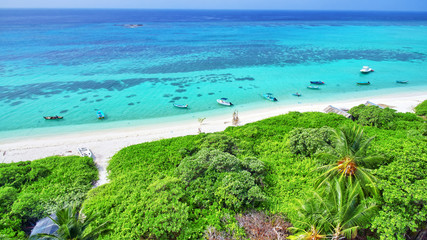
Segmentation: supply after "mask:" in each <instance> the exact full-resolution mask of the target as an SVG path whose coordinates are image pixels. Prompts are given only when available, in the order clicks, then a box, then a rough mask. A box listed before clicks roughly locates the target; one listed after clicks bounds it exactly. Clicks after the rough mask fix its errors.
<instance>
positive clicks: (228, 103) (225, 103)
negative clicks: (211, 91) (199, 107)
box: [216, 98, 233, 106]
mask: <svg viewBox="0 0 427 240" xmlns="http://www.w3.org/2000/svg"><path fill="white" fill-rule="evenodd" d="M216 101H217V102H218V103H219V104H221V105H224V106H231V105H233V104H232V103H231V102H229V101H228V98H220V99H217V100H216Z"/></svg>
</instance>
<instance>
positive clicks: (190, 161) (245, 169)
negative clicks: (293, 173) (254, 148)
mask: <svg viewBox="0 0 427 240" xmlns="http://www.w3.org/2000/svg"><path fill="white" fill-rule="evenodd" d="M263 172H264V167H263V163H262V162H260V161H258V160H257V159H254V158H250V159H244V160H240V159H238V158H236V157H235V156H233V155H231V154H229V153H225V152H221V151H219V150H211V149H202V150H201V151H200V152H199V153H197V154H196V155H195V156H192V157H187V158H185V159H183V161H182V162H181V164H180V165H179V166H178V168H177V176H179V177H180V178H181V179H183V180H184V181H185V182H187V187H186V190H187V192H188V200H189V204H190V205H194V206H197V207H199V208H202V207H204V206H209V205H212V204H214V203H218V204H219V205H220V206H222V207H224V208H228V209H233V210H236V211H240V210H242V209H244V208H247V207H254V206H256V205H257V203H259V202H261V201H263V200H264V199H265V195H264V193H263V192H262V190H261V188H260V187H259V185H258V184H259V183H260V182H261V181H262V173H263ZM257 183H258V184H257Z"/></svg>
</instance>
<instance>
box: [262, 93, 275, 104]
mask: <svg viewBox="0 0 427 240" xmlns="http://www.w3.org/2000/svg"><path fill="white" fill-rule="evenodd" d="M262 96H263V97H264V98H265V99H267V100H269V101H272V102H277V98H275V97H274V96H273V94H272V93H264V94H263V95H262Z"/></svg>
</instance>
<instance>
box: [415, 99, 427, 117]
mask: <svg viewBox="0 0 427 240" xmlns="http://www.w3.org/2000/svg"><path fill="white" fill-rule="evenodd" d="M415 114H417V115H418V116H427V100H424V102H422V103H420V104H418V106H416V107H415Z"/></svg>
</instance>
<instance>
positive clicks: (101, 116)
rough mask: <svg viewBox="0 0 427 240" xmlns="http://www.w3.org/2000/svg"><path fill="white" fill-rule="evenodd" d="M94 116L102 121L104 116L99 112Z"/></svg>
mask: <svg viewBox="0 0 427 240" xmlns="http://www.w3.org/2000/svg"><path fill="white" fill-rule="evenodd" d="M96 116H97V117H98V119H104V118H105V115H104V113H103V112H102V111H101V110H98V111H96Z"/></svg>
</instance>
